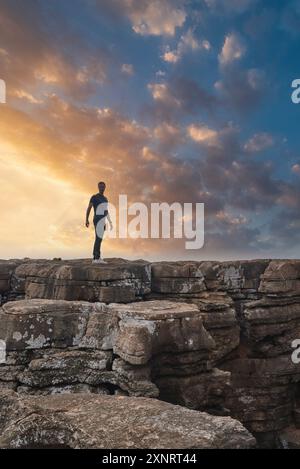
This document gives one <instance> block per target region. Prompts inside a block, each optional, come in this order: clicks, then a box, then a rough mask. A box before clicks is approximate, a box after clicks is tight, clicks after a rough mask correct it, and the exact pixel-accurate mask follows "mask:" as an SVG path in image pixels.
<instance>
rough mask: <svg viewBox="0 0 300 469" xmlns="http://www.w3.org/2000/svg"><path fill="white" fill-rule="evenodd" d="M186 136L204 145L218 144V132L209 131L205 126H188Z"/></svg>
mask: <svg viewBox="0 0 300 469" xmlns="http://www.w3.org/2000/svg"><path fill="white" fill-rule="evenodd" d="M187 130H188V135H189V136H190V138H191V139H192V140H194V141H195V142H197V143H204V144H207V145H216V144H218V136H219V134H218V132H217V131H216V130H213V129H210V128H209V127H207V126H206V125H194V124H192V125H190V126H189V127H188V129H187Z"/></svg>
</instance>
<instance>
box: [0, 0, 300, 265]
mask: <svg viewBox="0 0 300 469" xmlns="http://www.w3.org/2000/svg"><path fill="white" fill-rule="evenodd" d="M299 41H300V1H299V0H285V1H279V0H194V1H193V0H51V1H48V0H26V1H24V0H0V79H2V80H4V81H5V83H6V90H7V96H6V104H0V185H1V192H0V204H1V224H0V257H1V258H16V257H20V258H23V257H32V258H45V257H47V258H53V257H63V258H73V257H76V258H81V257H90V256H91V248H92V244H93V229H92V228H90V229H87V228H86V227H85V226H84V222H85V210H86V207H87V204H88V202H89V199H90V197H91V195H92V194H95V193H96V192H97V183H98V181H100V180H104V181H105V182H106V184H107V190H106V195H107V197H108V199H109V201H110V202H111V203H113V204H114V205H116V206H117V203H118V196H119V194H127V196H128V201H129V203H133V202H143V203H145V204H147V205H149V204H151V203H153V202H167V203H169V204H171V203H173V202H180V203H188V202H189V203H193V204H196V203H204V204H205V243H204V246H203V248H201V249H199V250H186V249H185V240H178V239H134V240H133V239H127V240H126V239H109V240H106V241H105V242H104V243H103V254H104V257H126V258H131V259H132V258H145V259H149V260H160V259H174V260H175V259H197V260H201V259H220V260H223V259H246V258H247V259H248V258H272V257H274V258H299V252H300V185H299V182H300V149H299V126H300V104H299V105H296V104H293V103H292V100H291V94H292V88H291V83H292V81H293V80H294V79H297V78H300V63H299Z"/></svg>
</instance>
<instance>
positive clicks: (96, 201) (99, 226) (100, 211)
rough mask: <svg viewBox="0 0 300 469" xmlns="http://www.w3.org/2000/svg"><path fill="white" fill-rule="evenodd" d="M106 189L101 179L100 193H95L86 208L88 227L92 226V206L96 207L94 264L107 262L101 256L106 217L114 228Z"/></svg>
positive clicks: (86, 223) (94, 219) (111, 227)
mask: <svg viewBox="0 0 300 469" xmlns="http://www.w3.org/2000/svg"><path fill="white" fill-rule="evenodd" d="M105 189H106V184H105V182H103V181H101V182H99V184H98V191H99V192H98V194H94V195H93V196H92V197H91V199H90V202H89V205H88V208H87V210H86V220H85V226H86V227H87V228H88V227H89V226H90V222H89V216H90V212H91V210H92V208H94V218H93V222H94V227H95V243H94V250H93V263H94V264H106V262H105V261H104V260H103V259H102V258H101V252H100V251H101V244H102V239H103V234H104V230H105V228H106V227H105V222H106V219H107V220H108V222H109V225H110V229H111V230H112V229H113V225H112V221H111V219H110V216H109V213H108V208H107V204H108V200H107V198H106V197H105V195H104V192H105Z"/></svg>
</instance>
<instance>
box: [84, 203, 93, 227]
mask: <svg viewBox="0 0 300 469" xmlns="http://www.w3.org/2000/svg"><path fill="white" fill-rule="evenodd" d="M92 208H93V204H92V202H91V201H90V203H89V205H88V208H87V209H86V217H85V226H86V227H87V228H88V227H89V226H90V222H89V217H90V213H91V210H92Z"/></svg>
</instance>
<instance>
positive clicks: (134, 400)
mask: <svg viewBox="0 0 300 469" xmlns="http://www.w3.org/2000/svg"><path fill="white" fill-rule="evenodd" d="M0 295H1V296H0V298H1V304H2V307H1V309H0V339H2V340H4V341H5V344H6V360H5V362H3V363H2V364H1V365H0V388H2V398H3V399H4V401H5V399H6V400H7V399H8V400H9V402H11V403H12V404H11V406H12V408H16V409H17V408H19V406H25V407H26V408H27V406H29V408H30V406H38V407H39V406H40V407H39V408H47V406H49V409H50V408H52V406H54V407H55V406H56V405H57V406H60V405H61V406H62V410H61V415H59V416H58V417H59V419H60V418H61V421H62V422H66V421H68V422H69V417H68V413H69V412H70V413H71V414H72V411H71V410H70V411H69V409H71V407H72V406H73V405H74V406H75V407H76V408H78V406H83V407H84V406H86V407H88V408H89V409H92V408H93V406H94V407H96V406H97V403H98V402H99V403H100V402H101V399H102V400H103V399H104V400H105V399H106V401H105V402H107V403H109V405H108V404H107V406H108V408H109V410H108V411H107V416H109V417H111V419H112V420H113V421H114V419H115V417H114V416H115V415H117V414H119V413H120V414H121V415H123V414H122V412H125V413H126V412H127V410H128V409H130V408H132V409H134V408H135V406H136V420H137V421H138V420H139V418H141V422H144V420H143V419H144V416H143V411H141V412H140V411H139V409H140V408H143V409H145V408H146V407H147V406H148V408H149V412H150V413H151V412H152V411H151V409H154V408H155V412H156V414H155V415H159V413H160V412H162V413H163V412H164V410H163V407H162V406H164V405H169V406H170V407H168V409H170V415H171V413H172V412H174V418H179V419H181V418H182V425H183V427H184V425H185V420H184V419H185V416H186V418H187V421H188V419H189V418H191V419H192V420H191V421H193V422H194V420H193V419H196V420H197V418H198V419H199V423H197V424H196V423H195V425H198V426H199V425H200V426H202V428H203V430H204V431H207V432H210V431H212V432H215V431H216V432H217V430H216V428H218V429H220V428H221V427H222V426H224V430H223V433H222V432H221V433H218V432H217V433H218V434H217V433H214V435H215V439H211V440H210V441H214V443H212V444H211V447H250V446H253V441H254V440H253V439H252V440H251V436H250V435H249V433H247V430H241V429H242V428H243V427H242V426H241V425H240V424H239V422H241V423H242V424H243V425H244V427H246V429H248V431H249V432H250V433H251V434H252V435H254V437H255V438H256V441H257V445H258V446H265V447H299V446H300V435H299V432H300V430H299V428H300V425H299V420H300V419H299V415H300V384H299V383H300V365H299V364H296V363H293V361H292V353H293V351H294V349H293V348H292V343H293V341H294V340H297V339H300V261H292V260H290V261H287V260H276V261H275V260H274V261H272V260H257V261H255V260H254V261H244V262H241V261H235V262H222V263H221V262H208V261H207V262H191V261H189V262H183V261H182V262H158V263H152V264H150V263H148V262H145V261H142V260H139V261H135V262H129V261H125V260H123V259H111V260H109V262H108V264H106V265H93V264H91V262H90V261H88V260H72V261H44V260H39V261H30V260H23V261H22V260H11V261H0ZM71 393H72V394H76V396H75V395H73V397H72V396H68V395H69V394H71ZM79 393H81V395H80V396H78V394H79ZM54 394H56V395H57V396H55V399H54V396H53V395H54ZM120 398H123V399H125V400H122V399H121V400H120ZM141 398H143V399H144V400H143V401H140V400H139V399H141ZM149 398H151V399H150V400H149ZM60 400H61V401H60ZM161 401H167V402H169V403H170V404H166V403H163V402H161ZM59 402H61V404H59ZM141 402H142V404H141V406H140V403H141ZM171 404H173V405H174V404H177V405H178V404H179V405H180V406H181V407H178V406H177V407H176V406H175V407H174V408H173V407H172V405H171ZM70 406H71V407H70ZM120 406H121V407H122V406H125V407H126V409H124V410H121V407H120ZM145 406H146V407H145ZM184 408H189V409H192V410H193V411H196V412H194V413H191V414H189V413H188V412H192V411H191V410H190V411H188V409H184ZM5 409H6V406H3V407H2V411H1V418H5V419H6V420H5V422H6V423H5V425H6V426H7V428H8V427H9V428H10V429H11V433H9V434H11V435H14V436H11V438H10V437H9V438H8V440H7V438H6V437H5V438H6V439H5V438H4V437H2V440H1V438H0V446H1V445H2V446H3V447H7V446H8V447H13V446H14V445H15V443H14V441H16V440H18V441H19V443H18V444H19V445H21V446H22V445H23V446H24V447H26V446H28V445H34V444H36V445H39V446H40V445H41V444H42V441H41V440H40V439H39V436H38V434H35V436H34V435H33V433H32V432H33V429H34V428H37V426H36V425H35V424H33V425H32V427H30V425H29V424H28V425H29V426H28V432H27V433H26V432H25V433H26V435H27V436H26V435H25V433H24V438H23V439H17V433H18V430H17V426H16V422H17V421H18V416H17V415H18V412H17V411H16V417H14V415H15V414H14V412H12V413H11V415H10V417H7V416H5V415H4V414H5V412H6V411H5ZM166 409H167V408H166ZM53 412H54V411H53ZM128 412H129V413H130V411H129V410H128ZM176 412H177V414H176ZM203 412H204V413H203ZM2 414H3V415H4V416H3V415H2ZM56 415H57V414H56ZM176 415H178V417H176ZM179 416H182V417H179ZM196 416H197V417H196ZM37 418H39V419H40V420H43V418H42V416H41V411H40V410H39V411H37ZM91 418H92V417H91ZM93 418H94V417H93ZM157 418H158V417H157V416H156V417H155V419H157ZM124 419H125V420H126V419H127V417H124ZM216 419H219V420H216ZM222 419H224V420H222ZM226 419H227V420H226ZM228 419H229V420H228ZM233 419H235V420H233ZM29 420H30V419H29ZM171 420H172V418H171V417H170V422H169V427H168V425H167V424H166V425H167V427H168V428H170V435H172V431H173V430H172V428H171V427H172V425H171ZM196 420H195V422H196ZM94 421H95V428H96V426H97V425H99V431H102V430H100V429H101V428H103V425H104V423H103V417H101V415H100V414H99V415H98V416H95V418H94ZM126 421H127V420H126ZM237 421H239V422H237ZM226 422H227V423H228V422H232V425H233V427H232V428H236V430H230V431H236V437H235V440H234V442H233V440H232V439H231V438H234V437H232V435H231V436H229V433H228V430H226V429H227V426H226V425H227V423H226ZM116 424H117V423H116ZM152 424H153V422H152V423H150V421H149V425H150V426H149V428H150V427H151V425H152ZM66 425H67V424H66ZM68 425H69V423H68ZM70 425H71V426H72V422H71V423H70ZM74 425H75V423H74ZM76 425H78V422H77V423H76ZM82 425H84V422H83V423H82ZM141 425H142V423H141ZM147 425H148V423H147ZM162 425H165V424H163V423H162ZM193 425H194V423H193V424H190V435H191V439H192V440H191V441H193V443H192V446H191V447H207V446H205V445H206V443H204V442H203V441H202V440H201V438H200V439H199V435H198V434H197V431H196V427H195V428H194V427H193ZM228 425H229V424H228ZM239 425H240V426H239ZM57 426H58V427H59V428H61V424H58V423H57ZM3 428H4V425H3ZM43 428H44V427H43ZM147 428H148V427H147ZM197 428H198V427H197ZM228 428H229V427H228ZM48 431H50V429H48ZM95 431H96V430H95ZM112 431H113V430H112V427H110V430H109V432H112ZM157 431H158V434H159V430H157ZM182 431H183V433H182V434H181V436H180V438H179V440H178V443H176V444H177V446H173V447H180V445H182V446H181V447H187V446H185V445H186V443H185V440H184V436H183V434H184V432H185V431H186V430H182ZM243 431H244V433H243ZM45 432H46V429H45ZM45 432H44V433H45ZM71 433H72V432H71ZM150 433H151V432H150ZM41 434H43V432H42V431H41ZM28 435H31V436H30V437H29V436H28ZM32 435H33V436H32ZM220 435H221V436H220ZM3 438H4V439H3ZM26 438H27V439H26ZM70 438H71V437H70ZM95 438H96V439H95V441H96V443H95V445H97V437H96V436H95ZM109 438H112V436H111V437H109ZM222 438H223V439H222ZM21 440H22V441H23V443H22V441H21ZM71 440H72V438H71V439H70V441H71ZM150 440H151V439H149V440H147V439H146V440H145V442H143V443H142V442H140V443H138V442H137V443H132V442H131V443H130V444H132V445H135V444H136V445H137V446H138V444H141V445H142V444H143V445H144V447H146V445H147V444H149V445H150V446H149V447H156V446H155V443H154V442H151V441H150ZM200 440H201V441H200ZM20 441H21V443H20ZM55 441H56V440H55ZM55 441H54V442H53V444H56V443H55ZM64 441H65V439H64ZM72 441H73V440H72ZM133 441H134V438H133ZM146 441H148V443H147V442H146ZM171 441H172V438H171V436H170V439H169V440H168V439H167V440H161V445H162V446H157V447H167V445H168V444H170V442H171ZM62 444H63V445H64V444H66V445H68V446H71V447H83V446H84V445H85V443H84V441H83V440H82V441H80V439H79V440H78V441H76V442H75V443H74V442H73V443H70V442H68V443H62ZM117 444H118V443H117V441H115V443H114V445H115V446H114V447H117ZM122 444H123V445H125V442H124V441H123V440H122V439H121V440H120V445H121V446H122ZM151 445H152V446H151ZM153 445H154V446H153ZM193 445H194V446H193ZM123 447H124V446H123Z"/></svg>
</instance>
